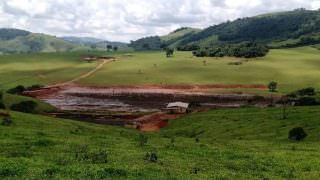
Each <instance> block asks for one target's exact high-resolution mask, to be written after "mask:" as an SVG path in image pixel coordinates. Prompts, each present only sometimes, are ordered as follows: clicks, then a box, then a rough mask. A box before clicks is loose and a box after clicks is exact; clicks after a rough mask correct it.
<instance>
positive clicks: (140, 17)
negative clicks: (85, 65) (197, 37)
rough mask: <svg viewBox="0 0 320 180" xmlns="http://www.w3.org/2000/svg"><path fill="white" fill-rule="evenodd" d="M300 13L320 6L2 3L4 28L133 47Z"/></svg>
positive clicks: (185, 0) (68, 0)
mask: <svg viewBox="0 0 320 180" xmlns="http://www.w3.org/2000/svg"><path fill="white" fill-rule="evenodd" d="M296 8H306V9H319V8H320V0H0V27H10V28H21V29H26V30H29V31H32V32H40V33H47V34H52V35H57V36H90V37H97V38H103V39H107V40H113V41H125V42H128V41H130V40H135V39H137V38H140V37H143V36H149V35H163V34H166V33H168V32H170V31H172V30H174V29H177V28H179V27H185V26H188V27H197V28H204V27H208V26H211V25H214V24H217V23H221V22H224V21H226V20H233V19H236V18H239V17H246V16H253V15H257V14H262V13H267V12H276V11H284V10H293V9H296Z"/></svg>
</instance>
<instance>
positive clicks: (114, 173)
mask: <svg viewBox="0 0 320 180" xmlns="http://www.w3.org/2000/svg"><path fill="white" fill-rule="evenodd" d="M97 176H98V178H101V179H104V178H107V177H127V176H128V173H127V171H125V170H122V169H114V168H103V169H101V170H98V171H97Z"/></svg>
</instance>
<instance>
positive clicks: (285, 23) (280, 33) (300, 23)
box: [180, 9, 320, 48]
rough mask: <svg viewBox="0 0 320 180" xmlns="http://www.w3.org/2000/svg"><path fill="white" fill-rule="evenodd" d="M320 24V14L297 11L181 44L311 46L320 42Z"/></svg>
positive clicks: (225, 26)
mask: <svg viewBox="0 0 320 180" xmlns="http://www.w3.org/2000/svg"><path fill="white" fill-rule="evenodd" d="M319 24H320V11H311V10H305V9H297V10H294V11H288V12H281V13H273V14H264V15H260V16H255V17H250V18H242V19H237V20H235V21H232V22H230V21H229V22H226V23H222V24H219V25H214V26H211V27H209V28H207V29H204V30H203V31H201V32H199V33H196V34H194V35H192V36H189V37H188V38H186V39H184V40H183V41H181V43H180V45H187V44H197V45H200V46H204V47H205V46H212V45H218V44H223V43H239V42H243V41H258V42H261V43H266V44H270V43H271V44H272V45H273V46H271V47H273V48H278V47H294V46H302V45H310V44H315V43H319V42H320V36H319V33H320V28H319V27H320V26H319ZM288 40H290V41H291V42H286V41H288ZM294 41H296V42H294Z"/></svg>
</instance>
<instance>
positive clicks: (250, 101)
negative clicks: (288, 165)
mask: <svg viewBox="0 0 320 180" xmlns="http://www.w3.org/2000/svg"><path fill="white" fill-rule="evenodd" d="M28 95H29V96H33V97H36V98H39V99H41V100H43V101H45V102H47V103H49V104H51V105H53V106H54V107H56V108H57V109H58V110H59V111H57V112H55V113H52V114H51V115H54V116H56V117H61V118H67V119H74V120H80V121H87V122H94V123H100V124H108V125H119V126H125V125H136V124H137V121H138V120H139V119H141V118H142V117H144V116H148V117H150V118H149V119H147V120H145V121H144V122H147V121H157V120H156V119H157V118H156V119H155V118H154V117H152V116H150V114H155V113H158V114H159V113H163V110H164V109H165V108H166V106H167V104H168V103H171V102H186V103H191V104H197V105H198V106H197V107H196V108H195V109H193V110H194V111H205V110H210V109H217V108H238V107H241V106H246V105H252V106H259V107H265V106H268V105H269V104H271V103H272V102H273V101H274V98H270V97H263V96H256V95H250V94H214V93H211V92H210V89H208V88H200V89H199V88H189V87H188V88H185V87H180V88H164V87H104V88H96V87H83V86H66V87H63V88H61V87H59V88H57V89H54V90H52V89H42V90H39V91H33V92H29V94H28ZM157 117H158V116H157ZM147 123H148V122H147Z"/></svg>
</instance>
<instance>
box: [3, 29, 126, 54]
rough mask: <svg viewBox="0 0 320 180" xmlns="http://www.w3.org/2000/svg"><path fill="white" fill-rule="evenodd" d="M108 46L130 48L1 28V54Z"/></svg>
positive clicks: (91, 48) (89, 40)
mask: <svg viewBox="0 0 320 180" xmlns="http://www.w3.org/2000/svg"><path fill="white" fill-rule="evenodd" d="M107 45H112V46H113V47H114V46H117V47H118V49H125V48H128V46H127V44H126V43H121V42H109V41H106V40H102V39H97V38H91V37H62V38H59V37H56V36H52V35H47V34H40V33H32V32H29V31H25V30H20V29H11V28H0V54H14V53H37V52H65V51H79V50H105V49H106V48H107Z"/></svg>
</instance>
